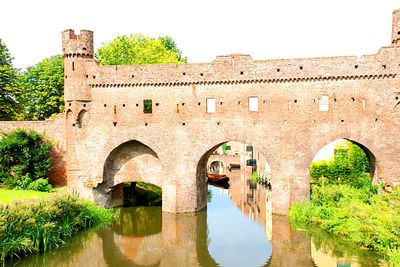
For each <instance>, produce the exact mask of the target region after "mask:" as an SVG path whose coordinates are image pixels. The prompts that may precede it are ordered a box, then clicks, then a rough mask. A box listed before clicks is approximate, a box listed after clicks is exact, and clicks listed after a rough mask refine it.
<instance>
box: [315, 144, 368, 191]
mask: <svg viewBox="0 0 400 267" xmlns="http://www.w3.org/2000/svg"><path fill="white" fill-rule="evenodd" d="M369 172H370V167H369V162H368V158H367V156H366V155H365V153H364V151H363V150H362V149H361V148H360V147H359V146H357V145H355V144H353V143H351V142H349V141H347V142H346V143H344V144H341V145H337V146H336V147H335V151H334V157H333V159H331V160H329V161H325V160H319V161H316V162H313V163H311V166H310V175H311V178H312V182H313V183H314V184H321V183H322V182H327V183H329V184H334V183H336V184H348V185H351V186H354V187H356V188H361V187H365V186H367V187H368V186H369V185H370V184H371V178H370V176H369ZM322 179H324V180H322Z"/></svg>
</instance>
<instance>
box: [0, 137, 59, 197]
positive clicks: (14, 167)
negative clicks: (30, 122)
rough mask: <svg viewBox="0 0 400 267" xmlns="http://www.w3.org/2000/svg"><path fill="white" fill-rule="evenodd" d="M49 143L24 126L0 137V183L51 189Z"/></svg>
mask: <svg viewBox="0 0 400 267" xmlns="http://www.w3.org/2000/svg"><path fill="white" fill-rule="evenodd" d="M51 147H52V146H51V144H49V143H48V142H46V141H45V140H44V139H43V136H42V135H40V134H38V133H37V132H35V131H31V130H29V131H26V130H24V129H18V130H15V131H13V132H11V133H9V134H4V136H3V137H2V138H1V139H0V183H1V184H3V185H4V186H5V187H7V188H10V189H34V190H39V191H49V190H51V185H50V184H49V183H48V176H49V171H50V170H51V167H52V160H51V157H50V149H51Z"/></svg>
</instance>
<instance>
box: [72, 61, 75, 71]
mask: <svg viewBox="0 0 400 267" xmlns="http://www.w3.org/2000/svg"><path fill="white" fill-rule="evenodd" d="M72 70H73V71H74V70H75V62H73V61H72Z"/></svg>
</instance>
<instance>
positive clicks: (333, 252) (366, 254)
mask: <svg viewBox="0 0 400 267" xmlns="http://www.w3.org/2000/svg"><path fill="white" fill-rule="evenodd" d="M307 232H308V233H309V235H310V236H311V240H312V243H313V245H314V247H315V248H316V250H317V251H321V252H323V253H324V254H327V255H329V256H332V257H334V258H345V259H350V258H352V257H357V261H358V263H359V264H360V265H361V266H379V263H380V260H379V257H378V256H377V255H376V254H374V253H373V252H372V251H369V250H365V249H361V248H360V247H358V246H357V245H355V244H352V243H350V242H347V241H345V240H343V239H341V238H338V237H336V236H333V235H332V234H329V233H328V232H326V231H323V230H322V229H319V228H318V227H313V228H307Z"/></svg>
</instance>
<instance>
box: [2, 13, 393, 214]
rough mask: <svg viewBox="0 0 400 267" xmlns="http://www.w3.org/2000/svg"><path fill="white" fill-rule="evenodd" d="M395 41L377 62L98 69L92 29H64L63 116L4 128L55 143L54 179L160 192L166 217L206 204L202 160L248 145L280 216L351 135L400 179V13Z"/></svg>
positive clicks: (109, 191)
mask: <svg viewBox="0 0 400 267" xmlns="http://www.w3.org/2000/svg"><path fill="white" fill-rule="evenodd" d="M392 28H393V33H392V41H391V43H390V45H388V46H386V47H382V48H381V49H380V50H379V51H378V52H377V53H376V54H374V55H366V56H362V57H356V56H349V57H327V58H308V59H286V60H265V61H255V60H252V58H251V57H250V56H248V55H241V54H235V55H229V56H219V57H217V58H216V59H215V60H214V61H213V62H211V63H205V64H165V65H131V66H101V65H99V64H98V63H97V62H96V60H95V59H94V56H93V53H94V47H93V33H92V32H91V31H86V30H82V31H81V32H80V34H75V33H74V31H72V30H66V31H64V32H63V33H62V53H63V57H64V67H65V68H64V70H65V110H66V112H65V114H64V115H60V116H59V117H57V118H56V119H53V120H47V121H45V122H1V124H0V126H1V127H2V129H5V130H11V129H13V128H17V127H26V128H34V129H37V130H39V131H44V132H46V134H47V135H48V136H49V137H50V138H53V139H55V140H57V148H56V150H55V151H54V154H55V155H56V156H57V157H56V163H57V164H56V167H55V168H54V173H53V178H54V181H56V182H59V183H65V184H67V185H68V186H69V187H70V188H72V189H75V190H77V191H79V192H80V193H81V194H82V195H83V196H86V197H89V198H92V199H94V200H95V201H96V202H97V203H99V204H101V205H105V206H113V205H117V204H120V203H121V199H122V183H123V182H133V181H145V182H149V183H153V184H155V185H158V186H160V187H161V188H162V190H163V210H164V211H169V212H188V211H196V210H199V209H201V208H203V207H205V206H206V193H207V187H206V179H205V171H206V163H207V159H208V157H209V156H210V155H211V153H212V151H213V150H215V149H216V148H217V147H218V146H220V145H221V144H223V143H225V142H227V141H239V142H243V143H248V144H252V145H253V146H254V147H255V148H256V149H257V150H258V151H260V152H261V153H262V154H263V155H264V156H265V158H266V159H267V161H268V163H269V165H270V167H271V171H272V202H273V212H275V213H283V214H286V213H287V211H288V209H289V207H290V205H291V204H292V203H293V202H296V201H301V200H302V199H304V198H305V197H306V196H307V195H308V194H309V191H310V174H309V166H310V163H311V161H312V159H313V157H314V155H315V154H316V153H317V152H318V151H319V150H320V148H322V147H323V146H324V145H326V144H328V143H330V142H332V141H334V140H336V139H339V138H345V139H348V140H350V141H352V142H354V143H356V144H358V145H360V147H361V148H362V149H363V150H364V151H365V152H366V154H367V156H368V159H369V162H370V166H371V170H372V173H371V176H372V177H373V178H374V179H375V180H377V179H378V178H381V179H384V180H385V181H391V182H393V183H395V184H396V183H399V182H400V168H399V166H400V142H398V140H397V138H398V137H399V129H400V116H399V115H400V106H399V104H400V10H396V11H394V12H393V24H392Z"/></svg>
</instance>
